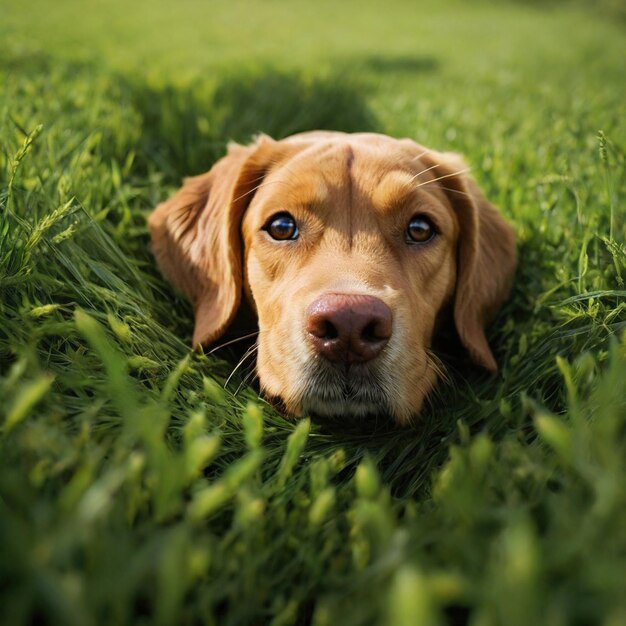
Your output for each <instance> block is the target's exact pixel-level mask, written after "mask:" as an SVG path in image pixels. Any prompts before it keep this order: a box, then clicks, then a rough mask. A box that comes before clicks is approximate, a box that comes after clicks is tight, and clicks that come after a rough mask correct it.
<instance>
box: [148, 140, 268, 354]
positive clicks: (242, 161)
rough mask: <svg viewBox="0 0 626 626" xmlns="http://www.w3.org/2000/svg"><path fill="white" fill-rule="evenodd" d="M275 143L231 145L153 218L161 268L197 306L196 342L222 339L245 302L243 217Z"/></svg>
mask: <svg viewBox="0 0 626 626" xmlns="http://www.w3.org/2000/svg"><path fill="white" fill-rule="evenodd" d="M275 144H276V142H275V141H274V140H272V139H270V138H269V137H267V136H261V137H260V138H259V139H258V140H257V142H256V143H255V144H253V145H251V146H248V147H244V146H240V145H236V144H231V145H230V146H229V149H228V154H227V155H226V156H225V157H224V158H222V159H220V160H219V161H218V162H217V163H216V164H215V165H214V166H213V167H212V168H211V170H210V171H209V172H207V173H206V174H202V175H200V176H194V177H192V178H187V179H185V181H184V184H183V186H182V188H181V189H180V190H179V191H178V192H177V193H176V194H175V195H174V196H173V197H171V198H170V199H169V200H167V201H166V202H163V203H162V204H160V205H159V206H158V207H157V208H156V209H155V210H154V212H153V213H152V214H151V215H150V217H149V218H148V226H149V228H150V233H151V236H152V251H153V253H154V255H155V257H156V259H157V263H158V265H159V268H160V269H161V272H162V273H163V274H164V275H165V277H166V278H167V279H168V280H169V281H170V282H171V283H172V284H173V285H174V286H175V287H176V288H177V289H179V290H180V291H181V292H182V293H183V294H184V295H185V296H187V298H189V300H190V301H191V302H192V304H193V306H194V312H195V329H194V332H193V345H194V347H195V346H197V345H199V344H200V345H204V344H207V343H210V342H212V341H213V340H215V339H216V338H217V337H219V336H220V335H221V334H222V333H223V332H224V330H225V329H226V327H227V326H228V324H230V322H231V321H232V319H233V317H234V316H235V313H236V311H237V308H238V307H239V303H240V300H241V289H242V250H241V241H240V235H239V228H240V223H241V219H242V215H243V213H244V211H245V209H246V207H247V206H248V204H249V202H250V199H251V197H252V195H253V192H254V190H255V189H256V187H257V186H258V185H259V184H260V183H261V181H262V179H263V177H264V175H265V170H266V169H267V167H268V163H269V162H270V154H271V152H272V148H273V146H274V145H275Z"/></svg>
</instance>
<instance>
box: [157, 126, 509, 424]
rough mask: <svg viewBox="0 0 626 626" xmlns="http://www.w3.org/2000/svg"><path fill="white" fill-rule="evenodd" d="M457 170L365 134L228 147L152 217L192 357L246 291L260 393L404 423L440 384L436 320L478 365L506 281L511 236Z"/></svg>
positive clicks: (455, 162) (454, 163) (421, 151)
mask: <svg viewBox="0 0 626 626" xmlns="http://www.w3.org/2000/svg"><path fill="white" fill-rule="evenodd" d="M466 171H467V168H466V166H465V165H464V163H463V161H462V159H461V158H460V157H459V156H457V155H455V154H449V153H439V152H434V151H432V150H427V149H425V148H423V147H422V146H419V145H418V144H416V143H414V142H412V141H410V140H407V139H403V140H396V139H392V138H389V137H386V136H384V135H376V134H355V135H349V134H343V133H330V132H329V133H326V132H315V133H305V134H302V135H296V136H293V137H291V138H288V139H285V140H282V141H274V140H272V139H270V138H269V137H266V136H261V137H260V138H258V139H257V141H256V142H255V143H254V144H253V145H250V146H246V147H244V146H239V145H233V146H231V147H230V149H229V152H228V154H227V156H225V157H224V158H223V159H221V160H220V161H218V162H217V163H216V164H215V165H214V167H213V168H212V169H211V170H210V171H209V172H208V173H206V174H204V175H201V176H197V177H194V178H190V179H187V180H186V181H185V184H184V185H183V187H182V189H180V190H179V191H178V193H177V194H175V195H174V196H173V197H172V198H171V199H170V200H168V201H167V202H165V203H163V204H161V205H160V206H159V207H157V209H156V210H155V211H154V213H153V214H152V215H151V216H150V220H149V226H150V230H151V234H152V248H153V251H154V253H155V256H156V258H157V261H158V263H159V266H160V268H161V270H162V271H163V273H164V274H165V276H166V277H167V278H168V279H169V280H170V281H171V282H172V283H173V284H174V285H175V286H176V287H177V288H178V289H180V290H181V291H182V292H183V293H184V294H185V295H186V296H187V297H188V298H189V299H190V300H191V302H192V303H193V305H194V310H195V330H194V335H193V343H194V345H198V344H201V345H207V344H210V343H211V342H213V341H214V340H215V339H217V338H218V337H219V336H220V335H221V334H222V333H223V332H224V331H225V329H226V328H227V327H228V325H229V324H230V323H231V321H232V320H233V317H234V316H235V313H236V311H237V308H238V307H239V304H240V301H241V297H242V294H243V293H245V294H246V297H247V299H248V300H249V302H250V304H251V306H252V308H253V310H254V311H255V312H256V314H257V318H258V326H259V336H258V357H257V371H258V375H259V380H260V384H261V388H262V389H263V391H264V392H265V393H266V394H267V395H268V396H270V397H273V398H276V399H280V400H281V401H282V403H283V405H284V406H285V408H286V410H287V411H288V412H289V413H291V414H294V415H299V414H302V413H313V414H318V415H324V416H341V415H355V416H359V415H365V414H371V413H386V414H390V415H392V416H393V418H394V419H396V420H397V421H398V422H406V421H408V420H409V419H410V418H411V417H412V416H414V415H416V414H417V413H418V412H419V410H420V408H421V406H422V403H423V401H424V398H425V397H426V395H427V394H428V392H429V391H430V389H431V388H432V387H433V385H434V384H435V382H436V379H437V376H438V373H439V365H438V362H437V360H436V358H434V356H433V355H432V353H431V352H430V348H431V344H432V340H433V336H434V333H435V331H436V328H437V324H438V322H439V320H440V317H441V315H442V313H443V312H444V311H445V310H448V309H451V310H452V313H453V319H454V323H455V325H456V329H457V332H458V335H459V337H460V339H461V341H462V343H463V345H464V346H465V347H466V349H467V350H468V352H469V355H470V357H471V358H472V360H473V361H474V362H475V363H477V364H478V365H480V366H482V367H484V368H486V369H487V370H489V371H492V372H494V371H495V370H496V367H497V366H496V362H495V360H494V357H493V355H492V353H491V350H490V348H489V345H488V344H487V339H486V337H485V327H486V326H487V325H488V323H489V322H490V321H491V319H492V318H493V316H494V314H495V313H496V311H497V310H498V308H499V307H500V305H501V304H502V302H503V301H504V299H505V298H506V296H507V294H508V292H509V289H510V286H511V282H512V278H513V274H514V271H515V237H514V234H513V231H512V229H511V228H510V227H509V226H508V225H507V223H506V222H505V221H504V220H503V218H502V217H501V216H500V214H499V213H498V212H497V210H496V209H495V208H494V207H493V206H491V204H489V202H488V201H487V200H486V199H485V198H484V197H483V195H482V194H481V192H480V191H479V189H478V188H477V186H476V184H475V183H474V181H473V180H472V179H471V178H469V177H468V176H467V174H466Z"/></svg>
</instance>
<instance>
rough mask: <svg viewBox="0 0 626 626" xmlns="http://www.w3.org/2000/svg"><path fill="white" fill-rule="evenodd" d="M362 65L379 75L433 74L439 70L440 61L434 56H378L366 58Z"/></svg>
mask: <svg viewBox="0 0 626 626" xmlns="http://www.w3.org/2000/svg"><path fill="white" fill-rule="evenodd" d="M361 64H362V65H363V66H364V67H365V68H366V69H368V70H370V71H372V72H376V73H379V74H390V73H408V74H416V73H423V72H433V71H435V70H436V69H438V68H439V61H438V60H437V59H436V58H435V57H433V56H409V55H400V56H391V55H383V54H376V55H372V56H368V57H365V58H364V59H363V60H362V61H361Z"/></svg>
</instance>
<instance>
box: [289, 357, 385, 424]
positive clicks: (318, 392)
mask: <svg viewBox="0 0 626 626" xmlns="http://www.w3.org/2000/svg"><path fill="white" fill-rule="evenodd" d="M304 379H305V380H306V383H305V386H304V390H303V393H302V394H301V396H300V401H299V404H300V413H302V414H305V415H307V414H308V415H311V416H313V417H321V418H324V419H327V418H357V419H358V418H366V417H379V416H380V417H383V416H387V417H392V418H393V417H394V414H395V411H394V410H393V404H392V402H391V399H390V396H389V391H388V387H389V385H388V384H386V382H385V380H384V378H383V377H381V376H380V375H379V374H377V373H376V372H373V371H370V370H369V369H368V368H366V367H363V366H351V367H350V368H349V369H348V370H344V369H338V368H335V367H323V368H319V367H318V368H314V369H310V370H309V372H308V376H306V377H305V378H304Z"/></svg>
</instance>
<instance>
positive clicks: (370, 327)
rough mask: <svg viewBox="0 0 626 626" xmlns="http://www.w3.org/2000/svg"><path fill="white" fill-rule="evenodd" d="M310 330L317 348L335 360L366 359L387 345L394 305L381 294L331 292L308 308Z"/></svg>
mask: <svg viewBox="0 0 626 626" xmlns="http://www.w3.org/2000/svg"><path fill="white" fill-rule="evenodd" d="M305 319H306V330H307V332H308V334H309V338H310V340H311V343H312V344H313V347H314V349H315V350H316V352H317V353H318V354H319V355H320V356H322V357H324V358H326V359H327V360H329V361H331V362H333V363H346V364H348V365H351V364H353V363H364V362H366V361H370V360H372V359H373V358H375V357H376V356H377V355H378V354H379V353H380V352H381V350H382V349H383V348H384V347H385V346H386V345H387V342H388V341H389V339H390V337H391V332H392V321H393V320H392V314H391V309H390V308H389V307H388V306H387V305H386V304H385V303H384V302H383V301H382V300H380V299H379V298H375V297H373V296H367V295H358V294H342V293H330V294H325V295H323V296H321V297H319V298H317V300H315V301H314V302H313V303H312V304H311V305H310V306H309V307H308V308H307V310H306V317H305Z"/></svg>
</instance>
